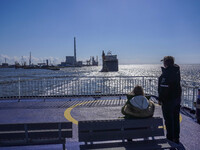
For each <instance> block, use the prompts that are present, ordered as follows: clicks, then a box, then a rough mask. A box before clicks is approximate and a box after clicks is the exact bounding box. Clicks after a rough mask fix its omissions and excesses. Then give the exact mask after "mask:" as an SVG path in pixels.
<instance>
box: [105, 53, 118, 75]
mask: <svg viewBox="0 0 200 150" xmlns="http://www.w3.org/2000/svg"><path fill="white" fill-rule="evenodd" d="M101 71H102V72H110V71H118V59H117V55H112V53H111V51H109V52H108V53H107V55H105V53H104V51H103V52H102V70H101Z"/></svg>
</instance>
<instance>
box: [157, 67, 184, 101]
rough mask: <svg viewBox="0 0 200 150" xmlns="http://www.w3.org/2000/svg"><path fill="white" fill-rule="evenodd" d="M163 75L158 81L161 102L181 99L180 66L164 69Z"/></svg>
mask: <svg viewBox="0 0 200 150" xmlns="http://www.w3.org/2000/svg"><path fill="white" fill-rule="evenodd" d="M161 69H162V74H161V76H160V77H159V81H158V94H159V101H161V102H165V101H170V100H173V99H177V98H179V99H180V98H181V92H182V90H181V85H180V80H181V77H180V68H179V66H178V65H176V64H175V65H173V66H169V67H167V68H164V67H162V68H161Z"/></svg>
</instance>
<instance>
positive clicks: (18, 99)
mask: <svg viewBox="0 0 200 150" xmlns="http://www.w3.org/2000/svg"><path fill="white" fill-rule="evenodd" d="M18 82H19V88H18V90H19V95H18V96H19V97H18V102H20V99H21V93H20V90H21V89H20V77H19V80H18Z"/></svg>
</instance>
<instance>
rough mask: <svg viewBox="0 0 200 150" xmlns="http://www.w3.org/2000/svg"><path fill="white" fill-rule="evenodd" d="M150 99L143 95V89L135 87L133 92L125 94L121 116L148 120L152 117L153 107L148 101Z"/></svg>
mask: <svg viewBox="0 0 200 150" xmlns="http://www.w3.org/2000/svg"><path fill="white" fill-rule="evenodd" d="M149 98H150V97H148V96H146V97H145V95H144V91H143V88H142V87H141V86H136V87H135V88H134V89H133V91H132V92H131V93H129V94H127V99H128V100H127V102H126V104H125V105H124V106H123V107H122V110H121V112H122V114H123V115H125V118H148V117H152V116H153V113H154V109H155V105H154V103H153V102H152V101H150V100H148V99H149Z"/></svg>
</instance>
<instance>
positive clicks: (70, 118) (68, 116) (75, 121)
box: [64, 100, 99, 125]
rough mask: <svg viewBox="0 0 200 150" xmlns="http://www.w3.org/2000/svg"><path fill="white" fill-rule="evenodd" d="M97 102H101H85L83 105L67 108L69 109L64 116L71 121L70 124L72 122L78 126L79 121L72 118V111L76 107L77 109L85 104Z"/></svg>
mask: <svg viewBox="0 0 200 150" xmlns="http://www.w3.org/2000/svg"><path fill="white" fill-rule="evenodd" d="M97 101H99V100H95V101H89V102H83V103H79V104H76V105H73V106H71V107H69V108H67V109H66V110H65V112H64V116H65V118H66V119H67V120H68V121H70V122H72V123H74V124H76V125H78V121H77V120H76V119H74V118H73V117H72V116H71V111H72V109H73V108H75V107H77V106H80V105H84V104H88V103H94V102H97Z"/></svg>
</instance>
